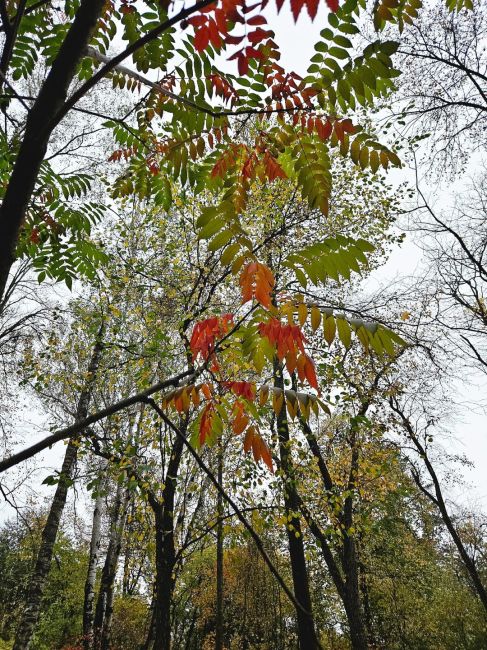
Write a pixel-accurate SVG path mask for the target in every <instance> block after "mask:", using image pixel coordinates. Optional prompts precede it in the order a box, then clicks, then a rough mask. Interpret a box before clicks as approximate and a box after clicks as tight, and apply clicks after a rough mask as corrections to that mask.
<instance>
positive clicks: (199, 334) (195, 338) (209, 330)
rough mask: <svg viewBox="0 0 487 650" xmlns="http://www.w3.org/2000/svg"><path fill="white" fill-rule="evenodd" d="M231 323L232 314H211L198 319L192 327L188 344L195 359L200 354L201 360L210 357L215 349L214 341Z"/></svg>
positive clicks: (223, 333) (225, 331)
mask: <svg viewBox="0 0 487 650" xmlns="http://www.w3.org/2000/svg"><path fill="white" fill-rule="evenodd" d="M232 324H233V314H224V315H223V316H212V317H211V318H207V319H205V320H202V321H199V322H198V323H196V325H195V326H194V328H193V333H192V335H191V340H190V342H189V346H190V348H191V352H192V354H193V360H195V361H196V359H197V357H198V355H201V358H202V359H203V361H206V360H207V359H209V358H210V356H211V355H212V354H213V352H214V350H215V341H216V340H218V339H220V338H221V337H222V336H224V335H225V334H226V333H227V332H228V331H229V330H230V327H231V325H232Z"/></svg>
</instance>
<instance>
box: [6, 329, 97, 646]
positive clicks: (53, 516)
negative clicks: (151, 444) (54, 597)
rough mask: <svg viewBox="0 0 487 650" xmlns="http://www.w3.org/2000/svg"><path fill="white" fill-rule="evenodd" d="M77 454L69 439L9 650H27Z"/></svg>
mask: <svg viewBox="0 0 487 650" xmlns="http://www.w3.org/2000/svg"><path fill="white" fill-rule="evenodd" d="M102 332H103V326H102V327H100V330H99V332H98V338H97V342H96V343H95V346H94V348H93V354H92V357H91V361H90V365H89V367H88V376H87V383H86V387H85V388H84V390H83V391H82V393H81V395H80V398H79V401H78V406H77V409H76V421H79V420H84V419H85V418H86V416H87V415H88V407H89V403H90V399H91V393H92V389H93V384H94V380H95V377H96V373H97V371H98V366H99V364H100V358H101V352H102V349H103V344H102V342H101V337H102ZM77 453H78V446H77V440H76V439H74V438H73V439H71V440H70V441H69V444H68V446H67V449H66V454H65V456H64V461H63V464H62V467H61V474H60V477H59V482H58V484H57V487H56V492H55V493H54V498H53V500H52V504H51V509H50V511H49V514H48V516H47V521H46V525H45V526H44V530H43V531H42V536H41V545H40V548H39V552H38V555H37V560H36V564H35V567H34V571H33V574H32V576H31V579H30V583H29V587H28V589H27V597H26V604H25V609H24V611H23V614H22V618H21V620H20V624H19V627H18V629H17V634H16V637H15V642H14V646H13V650H28V648H29V645H30V642H31V640H32V635H33V633H34V630H35V626H36V625H37V621H38V619H39V613H40V609H41V601H42V596H43V594H44V588H45V586H46V582H47V577H48V575H49V570H50V568H51V559H52V552H53V548H54V544H55V542H56V537H57V533H58V529H59V522H60V520H61V515H62V514H63V510H64V506H65V505H66V497H67V494H68V488H69V485H70V483H71V472H72V470H73V467H74V464H75V462H76V458H77Z"/></svg>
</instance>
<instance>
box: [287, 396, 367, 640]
mask: <svg viewBox="0 0 487 650" xmlns="http://www.w3.org/2000/svg"><path fill="white" fill-rule="evenodd" d="M293 388H294V389H295V390H296V389H297V386H296V385H295V383H293ZM367 408H368V403H364V405H363V406H362V411H361V414H362V415H365V411H366V410H367ZM300 425H301V429H302V431H303V433H304V435H305V437H306V440H307V442H308V445H309V448H310V451H311V453H312V454H313V456H314V458H315V459H316V461H317V464H318V469H319V471H320V475H321V479H322V482H323V487H324V489H325V491H326V493H327V494H329V495H331V494H332V493H333V490H334V483H333V480H332V477H331V475H330V472H329V471H328V466H327V464H326V462H325V459H324V458H323V455H322V453H321V450H320V448H319V445H318V441H317V439H316V437H315V435H314V433H313V431H312V430H311V427H310V426H309V424H308V423H307V422H306V420H305V419H304V418H300ZM350 444H351V449H352V452H351V461H350V472H349V479H348V485H347V491H348V492H349V496H348V497H347V498H346V499H345V504H344V507H343V511H342V513H341V516H340V520H341V524H342V529H343V531H344V537H343V546H342V549H341V553H340V554H339V560H338V559H337V560H336V559H335V557H334V554H333V552H332V550H331V549H330V546H329V543H328V540H327V538H326V536H325V535H324V534H323V531H322V530H321V529H320V527H319V526H318V525H317V523H316V522H315V521H314V520H313V519H312V517H311V516H310V513H309V512H308V511H307V509H306V506H305V504H303V502H302V501H301V500H300V499H299V496H298V501H299V508H300V510H301V512H303V514H304V516H305V518H306V520H307V523H308V525H309V528H310V531H311V533H312V534H313V535H314V537H315V539H316V540H317V542H318V543H319V545H320V547H321V550H322V553H323V558H324V560H325V562H326V565H327V567H328V570H329V571H330V575H331V577H332V579H333V582H334V584H335V587H336V589H337V592H338V595H339V596H340V598H341V600H342V603H343V607H344V609H345V613H346V615H347V621H348V625H349V628H350V640H351V642H352V648H353V650H367V648H368V640H367V629H366V625H365V619H364V614H363V607H362V601H361V598H360V589H359V576H360V571H359V563H358V558H357V547H356V541H355V538H354V536H353V534H352V533H351V532H350V530H351V528H352V524H353V497H352V496H351V495H352V493H353V490H354V488H355V483H356V476H357V472H358V462H359V456H358V445H357V436H356V431H355V429H354V428H352V431H351V442H350ZM338 562H339V563H340V565H341V569H340V565H339V564H338Z"/></svg>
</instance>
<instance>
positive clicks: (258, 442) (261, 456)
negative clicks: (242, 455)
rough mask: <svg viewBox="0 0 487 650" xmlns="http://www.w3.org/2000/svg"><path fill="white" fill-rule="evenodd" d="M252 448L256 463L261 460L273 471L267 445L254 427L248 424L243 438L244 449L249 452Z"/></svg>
mask: <svg viewBox="0 0 487 650" xmlns="http://www.w3.org/2000/svg"><path fill="white" fill-rule="evenodd" d="M250 450H252V454H253V456H254V460H255V462H256V463H258V462H259V460H263V461H264V463H265V464H266V465H267V467H268V468H269V470H270V471H271V472H272V473H273V472H274V466H273V464H272V456H271V452H270V449H269V447H268V446H267V445H266V443H265V441H264V440H263V438H262V436H261V435H260V433H259V432H258V431H257V429H256V427H254V426H250V427H249V428H248V429H247V433H246V434H245V438H244V451H245V452H249V451H250Z"/></svg>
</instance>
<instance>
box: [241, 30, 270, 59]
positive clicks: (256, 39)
mask: <svg viewBox="0 0 487 650" xmlns="http://www.w3.org/2000/svg"><path fill="white" fill-rule="evenodd" d="M272 35H273V32H271V30H269V29H262V28H260V27H258V28H257V29H254V31H253V32H250V33H249V34H247V38H248V39H249V41H250V42H251V43H253V44H254V45H255V43H260V41H263V40H264V38H267V37H268V36H272ZM259 54H260V53H259Z"/></svg>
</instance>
